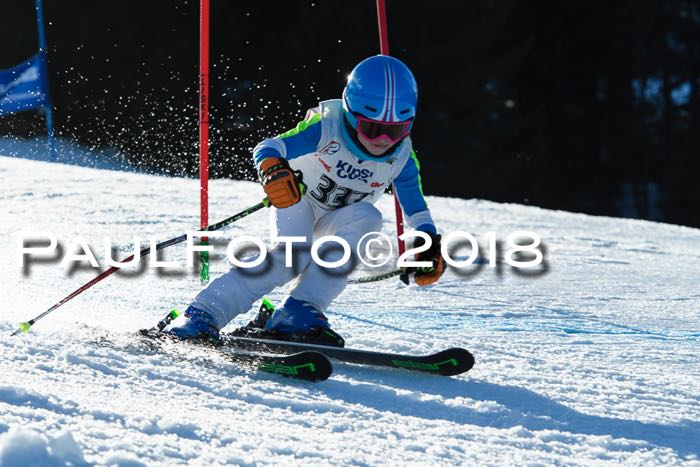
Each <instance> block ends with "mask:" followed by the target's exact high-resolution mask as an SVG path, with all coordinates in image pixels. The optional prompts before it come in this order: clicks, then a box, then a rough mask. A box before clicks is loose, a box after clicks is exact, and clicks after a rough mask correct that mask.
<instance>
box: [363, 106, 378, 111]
mask: <svg viewBox="0 0 700 467" xmlns="http://www.w3.org/2000/svg"><path fill="white" fill-rule="evenodd" d="M365 109H367V110H369V111H370V112H376V111H377V109H376V108H375V107H370V106H369V105H365Z"/></svg>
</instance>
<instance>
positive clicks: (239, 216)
mask: <svg viewBox="0 0 700 467" xmlns="http://www.w3.org/2000/svg"><path fill="white" fill-rule="evenodd" d="M269 206H270V201H269V200H268V199H267V198H265V199H263V200H262V201H261V202H259V203H258V204H256V205H254V206H251V207H249V208H247V209H245V210H243V211H241V212H239V213H238V214H234V215H233V216H231V217H229V218H227V219H224V220H222V221H221V222H217V223H216V224H212V225H210V226H208V227H207V228H205V229H200V231H207V232H210V231H212V230H219V229H220V228H222V227H225V226H227V225H229V224H233V223H234V222H236V221H238V220H240V219H243V218H244V217H246V216H249V215H251V214H253V213H254V212H256V211H259V210H260V209H262V208H266V207H269ZM185 240H187V234H184V235H180V236H179V237H175V238H171V239H170V240H165V241H163V242H160V243H158V244H156V251H158V250H162V249H164V248H167V247H169V246H172V245H177V244H178V243H182V242H184V241H185ZM150 252H151V249H150V246H149V247H148V248H143V249H142V250H141V251H140V252H139V255H140V256H146V255H148V254H149V253H150ZM133 258H134V255H131V256H129V257H128V258H124V259H123V260H121V261H120V262H119V263H127V262H129V261H131V260H132V259H133ZM119 269H121V268H119V267H117V266H112V267H111V268H109V269H107V270H106V271H104V272H103V273H101V274H99V275H98V276H97V277H95V278H94V279H92V280H90V281H89V282H87V283H86V284H85V285H83V286H81V287H80V288H78V289H77V290H75V291H73V292H72V293H71V294H70V295H68V296H66V297H65V298H63V299H61V301H59V302H58V303H56V304H55V305H53V306H52V307H51V308H49V309H48V310H46V311H44V312H43V313H41V314H40V315H38V316H37V317H35V318H33V319H30V320H29V321H26V322H24V323H19V329H17V330H16V331H15V332H13V333H12V334H11V335H12V336H15V335H17V334H19V333H21V332H25V333H27V332H29V329H30V328H31V327H32V326H33V325H34V323H36V322H37V321H39V320H40V319H42V318H44V317H46V316H47V315H49V314H50V313H51V312H53V311H54V310H56V308H58V307H60V306H61V305H63V304H64V303H66V302H67V301H69V300H71V299H72V298H74V297H76V296H78V295H80V294H81V293H83V292H84V291H86V290H87V289H89V288H90V287H92V286H93V285H95V284H97V283H98V282H100V281H101V280H103V279H105V278H106V277H108V276H110V275H112V274H113V273H114V272H116V271H118V270H119Z"/></svg>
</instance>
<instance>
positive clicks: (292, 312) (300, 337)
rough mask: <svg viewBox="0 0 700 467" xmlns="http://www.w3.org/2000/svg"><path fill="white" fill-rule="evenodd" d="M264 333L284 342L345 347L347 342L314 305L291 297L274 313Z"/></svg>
mask: <svg viewBox="0 0 700 467" xmlns="http://www.w3.org/2000/svg"><path fill="white" fill-rule="evenodd" d="M263 330H264V332H266V333H268V334H270V335H271V336H273V337H276V338H278V339H282V340H291V341H301V342H308V343H313V344H319V345H331V346H335V347H343V345H345V341H344V340H343V338H342V337H340V335H338V333H336V332H335V331H333V330H332V329H331V327H330V325H329V324H328V318H326V316H325V315H324V314H323V313H321V311H319V310H318V309H316V308H315V307H314V306H313V305H311V304H310V303H307V302H303V301H301V300H297V299H296V298H294V297H289V298H288V299H287V300H286V301H285V302H284V305H282V308H279V309H277V310H275V311H274V313H272V316H271V317H270V318H269V319H268V320H267V322H266V323H265V325H264V327H263Z"/></svg>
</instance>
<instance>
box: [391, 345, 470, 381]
mask: <svg viewBox="0 0 700 467" xmlns="http://www.w3.org/2000/svg"><path fill="white" fill-rule="evenodd" d="M392 364H393V365H394V366H395V367H398V368H406V369H409V370H413V371H421V372H424V373H431V374H433V375H440V376H455V375H459V374H462V373H466V372H467V371H469V370H471V369H472V367H473V366H474V356H473V355H472V354H471V353H470V352H469V351H468V350H466V349H463V348H461V347H452V348H449V349H445V350H442V351H440V352H438V353H435V354H432V355H426V356H424V357H416V358H413V359H412V358H410V357H409V358H408V359H406V360H404V359H394V360H392Z"/></svg>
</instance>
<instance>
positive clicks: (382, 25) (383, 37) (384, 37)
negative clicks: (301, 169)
mask: <svg viewBox="0 0 700 467" xmlns="http://www.w3.org/2000/svg"><path fill="white" fill-rule="evenodd" d="M377 22H378V24H379V50H380V53H381V54H382V55H390V54H389V33H388V32H387V29H388V28H387V20H386V4H385V0H377ZM391 191H392V192H393V193H394V211H395V212H396V241H397V243H398V248H399V256H400V255H402V254H403V253H404V251H406V244H405V243H404V241H403V240H401V238H399V237H401V235H403V212H402V211H401V203H399V197H398V195H397V194H396V186H395V185H393V184H392V186H391ZM401 280H402V281H403V282H404V283H406V284H408V276H407V275H406V276H402V277H401Z"/></svg>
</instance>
